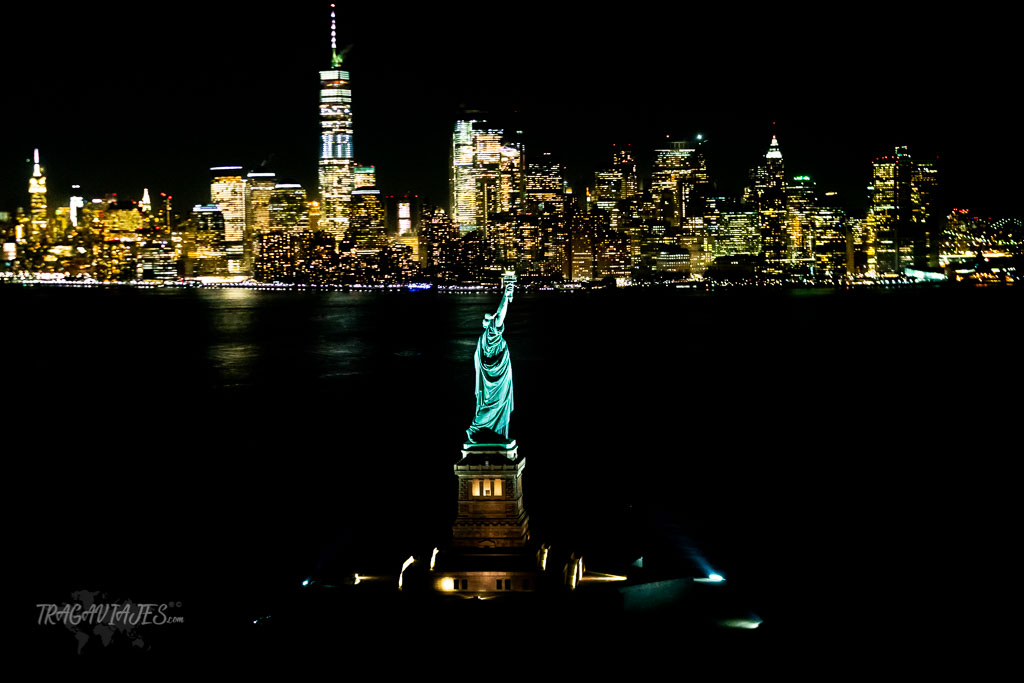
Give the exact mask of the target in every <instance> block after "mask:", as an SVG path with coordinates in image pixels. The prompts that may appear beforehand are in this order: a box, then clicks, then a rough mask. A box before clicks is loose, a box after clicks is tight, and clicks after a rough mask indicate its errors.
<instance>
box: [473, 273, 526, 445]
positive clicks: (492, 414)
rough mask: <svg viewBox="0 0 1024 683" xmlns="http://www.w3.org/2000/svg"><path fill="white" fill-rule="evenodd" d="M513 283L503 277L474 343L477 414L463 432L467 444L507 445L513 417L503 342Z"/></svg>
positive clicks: (509, 365)
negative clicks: (501, 288)
mask: <svg viewBox="0 0 1024 683" xmlns="http://www.w3.org/2000/svg"><path fill="white" fill-rule="evenodd" d="M514 291H515V280H514V279H512V277H511V276H509V277H506V280H505V289H504V291H503V292H502V296H501V301H500V302H499V303H498V310H497V311H495V312H494V314H493V315H492V314H490V313H487V314H485V315H484V319H483V327H484V331H483V334H481V335H480V339H478V340H477V343H476V352H475V353H474V354H473V365H474V366H475V368H476V415H475V416H474V417H473V424H471V425H470V426H469V429H467V430H466V436H467V445H483V444H493V445H507V444H509V443H511V440H510V439H509V438H508V423H509V418H510V417H511V415H512V409H513V407H514V401H513V399H512V359H511V358H510V356H509V352H508V345H507V344H506V343H505V338H504V332H505V313H506V312H507V311H508V305H509V303H510V302H511V301H512V294H513V292H514Z"/></svg>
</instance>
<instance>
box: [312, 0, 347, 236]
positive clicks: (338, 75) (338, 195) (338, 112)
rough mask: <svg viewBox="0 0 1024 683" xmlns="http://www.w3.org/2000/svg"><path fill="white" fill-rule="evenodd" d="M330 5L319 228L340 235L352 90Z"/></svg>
mask: <svg viewBox="0 0 1024 683" xmlns="http://www.w3.org/2000/svg"><path fill="white" fill-rule="evenodd" d="M337 35H338V33H337V26H336V23H335V14H334V5H333V4H332V5H331V68H330V69H328V70H326V71H321V72H320V173H319V177H320V207H321V215H320V228H321V229H322V230H324V231H326V232H329V233H331V234H332V235H334V237H335V239H340V238H341V237H342V236H344V234H345V232H346V231H347V230H348V224H349V208H350V207H351V203H352V190H353V189H354V182H355V162H354V161H353V154H352V91H351V90H350V89H349V76H348V71H342V70H341V69H340V68H339V67H340V66H341V62H342V59H343V58H344V56H345V50H342V51H341V52H340V53H339V52H338V39H337Z"/></svg>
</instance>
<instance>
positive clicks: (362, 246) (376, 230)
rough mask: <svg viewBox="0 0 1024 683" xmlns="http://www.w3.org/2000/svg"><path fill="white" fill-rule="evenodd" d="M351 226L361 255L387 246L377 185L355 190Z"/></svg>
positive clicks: (382, 207)
mask: <svg viewBox="0 0 1024 683" xmlns="http://www.w3.org/2000/svg"><path fill="white" fill-rule="evenodd" d="M350 227H351V235H352V238H353V241H354V242H355V245H356V250H357V251H358V252H359V253H360V254H361V255H364V256H365V255H370V254H373V253H376V252H379V251H380V250H381V249H383V248H384V247H386V246H387V244H388V240H387V236H386V235H385V234H384V206H383V205H382V204H381V201H380V190H378V189H377V188H375V187H361V188H359V189H358V190H354V191H353V194H352V221H351V224H350Z"/></svg>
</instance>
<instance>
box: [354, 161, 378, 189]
mask: <svg viewBox="0 0 1024 683" xmlns="http://www.w3.org/2000/svg"><path fill="white" fill-rule="evenodd" d="M353 176H354V180H353V188H360V187H377V169H376V168H374V167H373V166H356V167H355V168H354V170H353Z"/></svg>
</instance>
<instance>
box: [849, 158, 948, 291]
mask: <svg viewBox="0 0 1024 683" xmlns="http://www.w3.org/2000/svg"><path fill="white" fill-rule="evenodd" d="M871 176H872V177H871V187H870V188H869V189H870V191H871V209H870V211H869V212H868V216H867V218H866V219H865V223H867V225H868V226H869V237H868V239H869V242H870V248H869V250H868V269H869V270H874V272H875V273H877V274H879V275H894V274H899V273H902V272H903V269H904V268H908V267H911V266H917V267H926V266H927V265H929V263H930V262H931V263H932V265H937V263H938V252H937V249H938V240H937V239H936V238H937V235H936V233H937V231H936V230H935V229H934V228H933V224H932V220H931V219H932V213H933V211H932V203H933V200H934V196H935V192H936V189H937V177H938V173H937V168H936V165H935V162H932V161H918V162H915V161H914V160H913V159H912V158H911V156H910V151H909V150H908V149H907V148H906V147H897V148H896V150H895V152H894V154H893V155H892V156H885V157H879V158H878V159H875V161H874V163H873V164H872V173H871Z"/></svg>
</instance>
